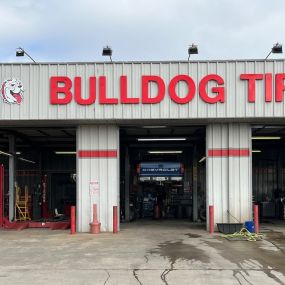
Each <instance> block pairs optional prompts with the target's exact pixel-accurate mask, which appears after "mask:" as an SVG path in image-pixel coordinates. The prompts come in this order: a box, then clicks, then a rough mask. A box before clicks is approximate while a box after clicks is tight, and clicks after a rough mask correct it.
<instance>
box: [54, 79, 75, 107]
mask: <svg viewBox="0 0 285 285" xmlns="http://www.w3.org/2000/svg"><path fill="white" fill-rule="evenodd" d="M59 83H61V84H64V86H61V87H59V86H58V84H59ZM71 87H72V82H71V80H70V79H69V78H68V77H66V76H52V77H51V78H50V103H51V104H53V105H63V104H68V103H70V102H71V100H72V93H71V91H70V89H71ZM59 94H64V95H65V96H64V97H63V98H59V96H58V95H59Z"/></svg>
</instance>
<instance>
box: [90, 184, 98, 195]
mask: <svg viewBox="0 0 285 285" xmlns="http://www.w3.org/2000/svg"><path fill="white" fill-rule="evenodd" d="M99 189H100V188H99V182H98V181H94V182H90V183H89V192H90V196H94V195H96V194H98V192H99Z"/></svg>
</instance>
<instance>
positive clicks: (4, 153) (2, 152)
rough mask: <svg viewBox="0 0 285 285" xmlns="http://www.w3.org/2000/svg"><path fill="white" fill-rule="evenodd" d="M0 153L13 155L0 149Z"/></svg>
mask: <svg viewBox="0 0 285 285" xmlns="http://www.w3.org/2000/svg"><path fill="white" fill-rule="evenodd" d="M0 154H3V155H7V156H13V155H12V154H10V153H8V152H4V151H1V150H0Z"/></svg>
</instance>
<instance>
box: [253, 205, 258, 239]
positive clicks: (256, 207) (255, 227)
mask: <svg viewBox="0 0 285 285" xmlns="http://www.w3.org/2000/svg"><path fill="white" fill-rule="evenodd" d="M253 212H254V229H255V233H256V234H258V233H259V215H258V205H254V206H253Z"/></svg>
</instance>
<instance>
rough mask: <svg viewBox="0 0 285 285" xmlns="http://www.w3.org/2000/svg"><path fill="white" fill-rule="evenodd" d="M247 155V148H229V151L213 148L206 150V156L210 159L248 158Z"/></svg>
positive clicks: (248, 153) (248, 152)
mask: <svg viewBox="0 0 285 285" xmlns="http://www.w3.org/2000/svg"><path fill="white" fill-rule="evenodd" d="M249 155H250V151H249V149H248V148H229V149H226V148H224V149H218V148H213V149H209V150H208V156H210V157H221V156H225V157H228V156H249Z"/></svg>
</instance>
